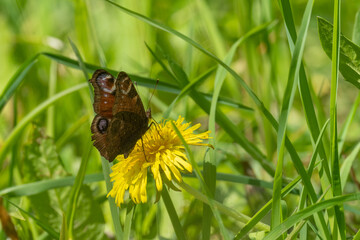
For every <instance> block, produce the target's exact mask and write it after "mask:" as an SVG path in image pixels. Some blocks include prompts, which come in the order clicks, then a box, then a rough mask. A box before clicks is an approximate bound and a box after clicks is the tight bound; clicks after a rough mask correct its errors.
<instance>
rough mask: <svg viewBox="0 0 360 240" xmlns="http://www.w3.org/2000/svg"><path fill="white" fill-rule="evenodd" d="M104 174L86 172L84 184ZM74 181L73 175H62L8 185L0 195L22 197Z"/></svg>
mask: <svg viewBox="0 0 360 240" xmlns="http://www.w3.org/2000/svg"><path fill="white" fill-rule="evenodd" d="M103 180H104V176H103V175H102V174H101V173H94V174H88V175H86V176H85V178H84V184H88V183H93V182H99V181H103ZM74 182H75V177H74V176H71V177H63V178H59V179H51V180H42V181H38V182H33V183H26V184H22V185H18V186H13V187H8V188H5V189H2V190H0V196H5V195H6V196H8V197H22V196H31V195H35V194H38V193H41V192H44V191H48V190H51V189H55V188H61V187H67V186H72V185H73V184H74Z"/></svg>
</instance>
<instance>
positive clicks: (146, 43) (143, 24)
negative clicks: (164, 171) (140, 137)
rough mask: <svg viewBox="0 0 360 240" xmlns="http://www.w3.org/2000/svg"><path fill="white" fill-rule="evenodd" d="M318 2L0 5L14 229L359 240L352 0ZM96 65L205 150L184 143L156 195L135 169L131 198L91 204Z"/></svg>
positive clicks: (37, 233)
mask: <svg viewBox="0 0 360 240" xmlns="http://www.w3.org/2000/svg"><path fill="white" fill-rule="evenodd" d="M331 3H333V4H330V3H329V1H326V0H319V1H313V0H308V1H289V0H278V1H261V0H254V1H216V0H208V1H205V0H197V1H184V0H180V1H163V0H161V1H151V2H147V1H143V2H142V3H141V4H139V3H138V2H136V1H116V2H115V1H110V0H104V1H61V0H55V1H46V0H40V1H35V0H27V1H6V0H5V1H1V2H0V28H1V36H2V37H1V38H0V55H1V56H2V57H1V58H0V71H1V72H2V80H1V84H0V112H1V117H0V176H1V181H0V197H2V198H4V203H5V204H4V206H5V208H6V209H7V210H8V212H9V213H10V215H11V216H12V218H11V220H12V221H13V223H14V225H15V227H16V230H17V232H18V235H19V236H20V237H21V238H22V239H59V238H60V239H204V240H207V239H233V238H234V239H285V238H289V239H296V238H299V239H314V238H316V237H318V238H319V239H345V238H349V239H350V238H351V239H360V230H357V229H359V228H360V213H359V212H360V209H359V201H360V195H359V193H358V192H359V190H360V189H359V188H360V184H359V181H360V179H359V172H360V170H359V169H360V164H359V161H357V160H358V158H359V151H360V144H359V135H360V126H359V124H358V122H359V114H358V106H359V104H360V94H359V93H358V91H359V89H360V46H359V44H360V28H359V26H360V11H359V9H360V2H359V1H343V2H342V3H341V1H339V0H335V1H334V2H331ZM340 3H341V4H340ZM340 7H341V8H340ZM340 12H341V15H340ZM314 16H319V17H317V20H316V19H314ZM325 19H334V20H333V21H334V22H333V23H330V22H328V21H327V20H325ZM340 27H341V29H340ZM341 32H342V33H341ZM351 35H352V39H351V40H350V39H349V38H348V37H346V36H351ZM326 55H327V56H328V57H326ZM329 59H330V60H329ZM330 61H331V64H330ZM98 68H104V69H106V70H108V71H109V72H110V73H112V74H115V75H116V74H117V72H119V71H120V70H122V71H126V72H127V73H129V75H130V77H131V79H132V80H133V81H134V82H136V85H137V89H138V92H139V94H140V96H141V98H142V100H143V102H144V106H145V107H147V106H148V104H147V102H148V99H149V98H150V96H151V94H152V92H153V91H152V90H151V91H149V89H154V88H155V86H156V90H155V91H154V96H153V97H152V100H151V103H150V106H151V108H152V113H153V115H154V119H155V120H156V121H158V122H159V121H160V120H161V119H162V118H170V119H176V118H177V116H178V115H181V116H183V117H185V120H186V121H187V122H193V123H199V122H200V123H201V124H202V127H201V129H200V131H206V130H211V137H212V139H210V140H209V143H211V144H212V145H213V146H214V147H215V149H214V150H212V149H210V148H209V149H205V147H196V148H190V147H189V146H188V145H187V144H186V143H185V142H184V148H185V149H186V152H187V155H188V158H189V160H190V162H191V164H192V165H193V168H194V169H195V171H194V173H192V174H183V180H184V181H183V182H173V183H170V182H169V183H168V184H169V185H171V184H172V185H171V186H172V188H169V189H164V190H163V191H162V193H161V194H159V193H157V192H156V187H155V184H154V182H153V180H151V178H152V173H151V172H149V173H148V188H147V191H148V203H146V204H139V205H135V204H134V203H132V202H131V200H128V199H126V201H125V204H124V205H123V206H121V207H118V206H116V204H115V201H114V199H113V198H106V195H107V193H108V192H109V191H110V189H111V187H112V183H111V182H110V177H109V174H110V173H111V166H112V163H109V162H108V161H106V160H105V159H101V158H100V156H99V154H98V153H97V151H96V150H95V149H94V148H93V147H92V144H91V137H90V124H91V121H92V117H93V115H94V113H93V109H92V99H93V96H92V93H93V92H92V88H91V87H90V85H89V83H88V81H87V80H88V78H89V77H90V76H91V74H92V73H93V72H94V71H95V70H96V69H98ZM339 72H340V73H341V75H342V77H339V74H338V73H339ZM342 79H344V80H345V81H342ZM157 80H159V82H158V83H157ZM349 83H350V84H349ZM179 137H180V138H182V137H181V136H179ZM177 189H180V190H181V191H176V190H177ZM125 196H126V198H127V196H128V195H125ZM159 198H160V200H159ZM2 239H6V231H5V229H3V228H1V227H0V240H2Z"/></svg>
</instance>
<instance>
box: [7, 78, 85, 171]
mask: <svg viewBox="0 0 360 240" xmlns="http://www.w3.org/2000/svg"><path fill="white" fill-rule="evenodd" d="M86 86H87V84H86V83H83V84H78V85H75V86H74V87H71V88H69V89H67V90H64V91H62V92H60V93H57V94H56V95H54V96H53V97H52V98H48V99H47V100H46V101H44V102H42V103H41V104H40V105H39V106H37V107H36V108H35V109H33V110H32V111H31V112H30V113H28V114H27V115H26V117H24V118H23V119H22V120H21V121H20V122H19V123H18V124H17V125H16V127H15V128H14V129H13V130H12V132H11V133H10V135H9V136H7V138H6V141H5V142H4V143H3V145H2V148H1V150H0V165H1V164H2V162H3V160H4V158H5V155H6V153H7V151H8V150H9V147H10V146H12V144H13V143H14V140H15V139H16V138H17V137H18V136H19V135H20V133H21V132H22V130H23V129H24V128H25V127H26V126H27V124H28V123H30V122H31V121H32V120H33V119H34V118H35V117H37V116H38V115H39V114H40V113H42V112H43V111H44V110H45V109H46V108H48V107H49V106H51V105H52V104H54V103H55V102H56V101H58V100H60V99H62V98H63V97H65V96H67V95H68V94H71V93H74V92H77V91H79V90H81V89H83V88H85V87H86Z"/></svg>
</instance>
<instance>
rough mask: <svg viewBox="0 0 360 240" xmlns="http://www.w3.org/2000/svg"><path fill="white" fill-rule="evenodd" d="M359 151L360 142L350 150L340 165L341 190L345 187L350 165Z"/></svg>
mask: <svg viewBox="0 0 360 240" xmlns="http://www.w3.org/2000/svg"><path fill="white" fill-rule="evenodd" d="M359 151H360V143H358V144H357V145H356V146H355V147H354V150H352V151H351V153H350V154H349V156H347V158H346V159H345V160H344V162H343V164H342V165H341V169H340V176H341V190H342V191H343V190H344V188H345V184H346V180H347V179H348V177H349V174H350V169H351V166H352V165H353V162H354V160H355V159H356V157H357V156H358V154H359Z"/></svg>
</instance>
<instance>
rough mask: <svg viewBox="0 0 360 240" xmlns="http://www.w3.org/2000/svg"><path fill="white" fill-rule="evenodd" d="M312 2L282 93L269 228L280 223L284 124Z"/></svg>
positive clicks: (308, 7)
mask: <svg viewBox="0 0 360 240" xmlns="http://www.w3.org/2000/svg"><path fill="white" fill-rule="evenodd" d="M313 3H314V1H313V0H309V1H308V3H307V5H306V9H305V12H304V15H303V20H302V23H301V27H300V33H299V38H298V39H297V41H296V44H295V48H294V51H293V57H292V59H291V64H290V70H289V76H288V81H287V85H286V90H285V93H284V98H283V104H282V107H281V113H280V120H279V129H278V135H277V152H278V162H277V165H276V166H277V167H276V172H275V177H274V190H273V205H272V215H271V217H272V218H271V220H272V221H271V227H276V226H277V225H279V224H280V223H281V221H282V213H281V194H280V193H281V188H282V174H283V158H284V151H285V135H286V123H287V119H288V115H289V112H290V109H291V107H292V103H293V101H294V96H295V90H296V86H297V85H298V84H297V81H298V74H299V69H300V64H301V59H302V55H303V52H304V47H305V40H306V36H307V32H308V28H309V23H310V17H311V12H312V6H313Z"/></svg>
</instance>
